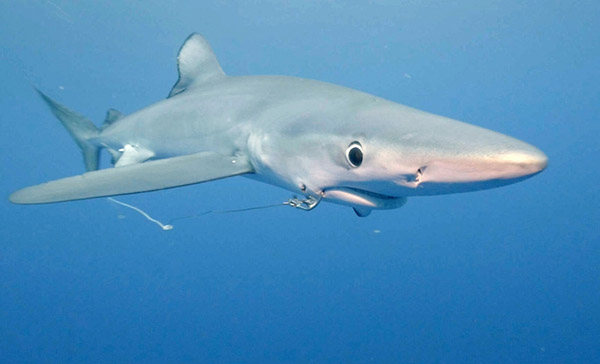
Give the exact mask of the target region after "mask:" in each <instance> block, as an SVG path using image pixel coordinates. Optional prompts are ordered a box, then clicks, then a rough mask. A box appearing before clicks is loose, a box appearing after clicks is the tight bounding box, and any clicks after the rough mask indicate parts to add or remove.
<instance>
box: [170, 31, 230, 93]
mask: <svg viewBox="0 0 600 364" xmlns="http://www.w3.org/2000/svg"><path fill="white" fill-rule="evenodd" d="M177 70H178V71H179V79H178V80H177V82H176V83H175V85H174V86H173V88H172V89H171V92H170V93H169V97H173V96H175V95H177V94H179V93H181V92H183V91H185V90H187V89H190V88H192V87H194V86H196V85H200V84H202V83H205V82H208V81H210V80H213V79H215V78H219V77H223V76H225V73H224V72H223V70H222V69H221V66H220V65H219V61H217V57H216V56H215V54H214V53H213V51H212V49H211V48H210V45H209V44H208V42H207V41H206V39H204V37H202V36H201V35H200V34H198V33H192V34H191V35H190V36H189V37H188V38H187V39H186V40H185V42H183V45H182V46H181V49H180V50H179V55H178V56H177Z"/></svg>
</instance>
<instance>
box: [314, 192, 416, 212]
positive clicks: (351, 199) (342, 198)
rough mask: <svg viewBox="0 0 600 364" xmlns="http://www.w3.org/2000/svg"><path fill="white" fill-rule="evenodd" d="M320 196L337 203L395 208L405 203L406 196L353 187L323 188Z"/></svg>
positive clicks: (363, 206)
mask: <svg viewBox="0 0 600 364" xmlns="http://www.w3.org/2000/svg"><path fill="white" fill-rule="evenodd" d="M321 197H322V198H324V199H326V200H328V201H330V202H334V203H337V204H341V205H348V206H352V207H362V208H368V209H386V210H387V209H395V208H398V207H402V206H403V205H404V204H405V203H406V197H393V196H387V195H382V194H379V193H375V192H371V191H367V190H363V189H359V188H354V187H330V188H325V189H323V191H322V192H321Z"/></svg>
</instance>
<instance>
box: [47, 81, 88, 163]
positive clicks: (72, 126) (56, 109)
mask: <svg viewBox="0 0 600 364" xmlns="http://www.w3.org/2000/svg"><path fill="white" fill-rule="evenodd" d="M36 91H37V92H38V93H39V94H40V96H41V97H42V99H44V101H45V102H46V104H47V105H48V106H49V107H50V110H51V111H52V113H53V114H54V116H56V117H57V118H58V120H60V122H61V123H62V124H63V125H64V127H65V128H66V129H67V131H68V132H69V133H70V134H71V136H72V137H73V139H75V142H76V143H77V145H78V146H79V148H81V152H82V153H83V162H84V163H85V168H86V170H88V171H94V170H96V169H98V162H99V157H100V147H98V146H97V145H95V144H93V143H91V142H90V141H89V140H90V139H91V138H93V137H96V136H98V135H99V134H100V130H99V129H98V128H97V127H96V126H95V125H94V123H92V122H91V121H90V120H88V119H87V118H86V117H84V116H82V115H79V114H78V113H76V112H74V111H71V110H69V109H68V108H67V107H65V106H63V105H61V104H59V103H58V102H56V101H54V100H53V99H51V98H50V97H49V96H48V95H46V94H44V93H43V92H42V91H40V90H38V89H36Z"/></svg>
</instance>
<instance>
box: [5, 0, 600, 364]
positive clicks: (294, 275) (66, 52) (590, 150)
mask: <svg viewBox="0 0 600 364" xmlns="http://www.w3.org/2000/svg"><path fill="white" fill-rule="evenodd" d="M192 32H200V33H202V34H203V35H204V36H205V37H206V38H207V39H208V41H209V42H210V43H211V45H212V47H213V49H214V51H215V53H216V54H217V57H218V59H219V61H220V63H221V65H222V67H223V69H224V70H225V72H226V73H228V74H230V75H249V74H284V75H293V76H298V77H305V78H312V79H318V80H323V81H328V82H332V83H336V84H340V85H344V86H348V87H352V88H356V89H359V90H362V91H366V92H369V93H372V94H375V95H378V96H381V97H384V98H387V99H390V100H393V101H396V102H399V103H402V104H406V105H409V106H412V107H415V108H418V109H422V110H426V111H429V112H433V113H436V114H441V115H444V116H448V117H451V118H454V119H458V120H463V121H466V122H469V123H472V124H476V125H480V126H483V127H486V128H490V129H493V130H496V131H499V132H502V133H505V134H508V135H511V136H514V137H516V138H519V139H522V140H524V141H527V142H528V143H531V144H533V145H535V146H537V147H539V148H540V149H542V150H543V151H544V152H545V153H546V154H547V155H548V156H549V159H550V165H549V167H548V169H547V170H546V171H544V172H543V173H541V174H540V175H538V176H535V177H533V178H531V179H528V180H526V181H524V182H521V183H518V184H514V185H511V186H507V187H502V188H498V189H492V190H487V191H481V192H475V193H466V194H455V195H445V196H437V197H420V198H411V199H409V201H408V203H407V204H406V206H404V207H402V208H400V209H397V210H391V211H375V212H373V213H372V214H371V216H369V217H367V218H358V217H356V216H355V215H354V213H353V212H352V210H351V209H349V208H347V207H343V206H339V205H334V204H321V205H320V206H318V207H317V208H316V209H315V210H313V211H311V212H303V211H299V210H296V209H292V208H288V207H277V208H271V209H264V210H256V211H249V212H239V213H229V214H207V215H204V216H201V217H197V218H193V219H184V220H179V221H176V222H175V223H174V226H175V228H174V229H173V230H172V231H167V232H165V231H162V230H160V229H159V228H158V227H157V226H156V225H154V224H152V223H151V222H149V221H147V220H145V219H144V218H143V217H142V216H141V215H140V214H138V213H137V212H135V211H133V210H131V209H127V208H125V207H123V206H120V205H116V204H114V203H111V202H110V201H108V200H106V199H96V200H88V201H80V202H69V203H61V204H54V205H41V206H17V205H12V204H11V203H9V202H8V195H9V194H10V193H11V192H13V191H14V190H16V189H19V188H22V187H24V186H28V185H32V184H37V183H41V182H44V181H47V180H51V179H57V178H62V177H66V176H70V175H74V174H79V173H81V172H83V164H82V159H81V154H80V152H79V149H78V148H77V146H76V145H75V143H73V141H72V140H71V137H70V136H69V135H68V133H67V132H66V131H65V130H64V129H63V127H62V126H61V125H60V123H59V122H58V121H57V120H56V119H55V118H54V117H53V116H52V115H51V113H50V112H49V111H48V109H47V107H46V105H44V103H43V102H42V100H41V99H40V98H39V97H38V96H37V95H36V93H35V91H34V89H33V88H32V86H35V87H38V88H40V89H41V90H43V91H44V92H47V93H48V94H49V95H50V96H52V97H54V98H56V99H57V100H58V101H60V102H61V103H64V104H65V105H67V106H69V107H70V108H72V109H74V110H77V111H78V112H80V113H81V114H83V115H86V116H88V117H89V118H90V119H91V120H93V121H94V122H96V123H97V124H100V123H101V122H102V120H103V119H104V115H105V112H106V110H107V109H108V108H111V107H112V108H116V109H119V110H121V111H122V112H124V113H126V114H128V113H131V112H133V111H136V110H138V109H140V108H142V107H144V106H146V105H149V104H151V103H153V102H156V101H158V100H161V99H163V98H164V97H166V95H167V94H168V92H169V90H170V88H171V86H172V85H173V83H174V82H175V80H176V78H177V72H176V63H175V60H176V56H177V51H178V49H179V47H180V46H181V44H182V42H183V41H184V39H185V38H186V37H187V36H188V35H189V34H190V33H192ZM0 46H1V47H0V80H1V83H0V110H1V116H0V120H1V124H2V132H1V133H0V148H1V149H0V151H1V153H0V176H1V179H0V195H1V196H2V198H1V199H0V201H1V202H0V209H1V215H0V216H1V217H2V230H1V233H0V234H1V235H0V362H1V363H598V362H600V187H599V184H598V181H599V180H600V172H599V165H600V142H599V141H598V140H599V137H600V126H599V125H600V123H599V118H600V86H599V85H600V3H599V2H598V1H594V0H589V1H586V0H583V1H553V0H544V1H538V0H533V1H517V0H505V1H473V0H467V1H446V2H440V1H427V0H425V1H392V0H388V1H338V0H330V1H308V0H307V1H179V0H171V1H164V0H163V1H155V0H151V1H131V0H129V1H118V2H101V1H71V0H35V1H19V0H5V1H2V2H0ZM103 165H104V166H107V165H108V163H107V162H106V158H105V162H104V164H103ZM289 197H291V193H289V192H287V191H285V190H282V189H280V188H277V187H273V186H270V185H266V184H261V183H258V182H255V181H253V180H250V179H247V178H243V177H235V178H231V179H225V180H221V181H216V182H211V183H205V184H199V185H194V186H188V187H184V188H178V189H172V190H167V191H161V192H154V193H147V194H139V195H133V196H124V197H121V198H120V200H121V201H123V202H126V203H129V204H132V205H135V206H137V207H139V208H142V209H144V210H145V211H147V212H148V213H150V214H151V215H152V216H153V217H155V218H157V219H159V220H161V221H163V222H166V221H169V220H171V219H173V218H177V217H181V216H189V215H194V214H199V213H202V212H204V211H207V210H230V209H240V208H246V207H253V206H262V205H269V204H275V203H279V202H282V201H285V200H287V199H288V198H289Z"/></svg>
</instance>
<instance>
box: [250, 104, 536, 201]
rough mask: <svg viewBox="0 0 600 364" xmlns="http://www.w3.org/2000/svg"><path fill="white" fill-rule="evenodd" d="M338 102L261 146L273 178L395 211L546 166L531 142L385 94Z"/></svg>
mask: <svg viewBox="0 0 600 364" xmlns="http://www.w3.org/2000/svg"><path fill="white" fill-rule="evenodd" d="M333 102H334V103H335V100H334V101H333ZM337 106H338V107H332V108H329V107H328V106H326V105H320V106H319V107H318V109H319V112H318V113H315V114H311V113H310V112H304V115H302V116H300V117H296V118H294V120H293V121H291V122H289V123H284V125H285V127H282V128H281V129H280V130H281V131H280V133H279V134H269V135H267V136H266V139H264V140H263V141H262V143H260V144H261V148H262V149H263V150H262V155H263V156H266V157H265V158H264V159H263V162H264V163H263V165H264V166H266V169H268V170H269V171H270V172H269V173H270V175H271V182H272V183H273V182H274V180H277V179H279V180H280V182H279V183H280V184H282V185H284V187H286V188H294V187H295V188H296V190H297V191H298V192H299V193H305V194H307V195H313V196H322V197H323V198H325V199H326V200H330V201H332V202H337V203H342V204H347V205H351V206H354V207H359V208H366V209H371V208H395V207H398V206H400V205H402V204H403V203H404V201H405V198H406V197H409V196H426V195H439V194H449V193H458V192H469V191H477V190H482V189H489V188H495V187H500V186H504V185H508V184H511V183H515V182H518V181H521V180H524V179H526V178H528V177H531V176H533V175H535V174H537V173H539V172H541V171H542V170H543V169H544V168H546V165H547V157H546V155H545V154H544V153H543V152H541V151H540V150H539V149H537V148H535V147H533V146H531V145H529V144H527V143H525V142H522V141H519V140H517V139H514V138H511V137H509V136H506V135H503V134H500V133H497V132H494V131H491V130H487V129H484V128H480V127H477V126H474V125H470V124H466V123H463V122H459V121H456V120H452V119H448V118H445V117H441V116H437V115H433V114H429V113H425V112H422V111H418V110H415V109H411V108H408V107H405V106H402V105H399V104H396V103H393V102H389V101H386V100H383V99H380V98H375V97H372V96H370V97H368V98H361V99H359V100H358V101H356V100H355V102H353V103H352V104H348V105H346V107H345V108H343V110H344V111H343V112H342V111H340V109H341V108H340V107H339V105H337ZM323 118H327V120H326V122H324V121H323V120H322V119H323ZM259 168H260V167H259ZM269 173H268V174H269Z"/></svg>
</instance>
